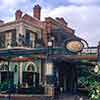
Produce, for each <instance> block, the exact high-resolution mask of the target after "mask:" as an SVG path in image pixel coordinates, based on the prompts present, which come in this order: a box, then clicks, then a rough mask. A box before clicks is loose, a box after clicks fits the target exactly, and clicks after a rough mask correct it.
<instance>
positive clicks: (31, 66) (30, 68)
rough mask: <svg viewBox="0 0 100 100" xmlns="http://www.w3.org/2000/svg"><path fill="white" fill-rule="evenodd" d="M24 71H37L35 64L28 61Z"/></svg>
mask: <svg viewBox="0 0 100 100" xmlns="http://www.w3.org/2000/svg"><path fill="white" fill-rule="evenodd" d="M25 71H33V72H37V66H36V64H35V63H33V62H30V63H28V64H27V65H26V68H25Z"/></svg>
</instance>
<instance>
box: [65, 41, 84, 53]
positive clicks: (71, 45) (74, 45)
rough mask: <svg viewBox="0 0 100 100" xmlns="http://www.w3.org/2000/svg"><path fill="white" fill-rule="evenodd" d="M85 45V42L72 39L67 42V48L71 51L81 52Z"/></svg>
mask: <svg viewBox="0 0 100 100" xmlns="http://www.w3.org/2000/svg"><path fill="white" fill-rule="evenodd" d="M83 47H84V45H83V43H82V42H81V41H77V40H71V41H68V42H67V43H66V44H65V48H66V49H68V50H69V51H71V52H80V51H82V50H83Z"/></svg>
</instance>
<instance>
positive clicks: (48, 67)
mask: <svg viewBox="0 0 100 100" xmlns="http://www.w3.org/2000/svg"><path fill="white" fill-rule="evenodd" d="M53 41H54V38H51V39H50V40H49V41H48V48H47V50H48V51H47V56H46V63H45V86H46V90H45V92H46V93H47V94H48V95H50V96H53V84H52V80H53V63H52V59H51V57H50V54H52V51H51V49H52V48H53Z"/></svg>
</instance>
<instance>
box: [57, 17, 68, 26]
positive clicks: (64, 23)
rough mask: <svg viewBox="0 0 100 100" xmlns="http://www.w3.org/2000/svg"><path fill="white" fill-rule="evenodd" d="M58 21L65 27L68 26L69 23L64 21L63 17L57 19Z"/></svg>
mask: <svg viewBox="0 0 100 100" xmlns="http://www.w3.org/2000/svg"><path fill="white" fill-rule="evenodd" d="M56 20H57V21H59V22H60V23H62V24H63V25H65V26H67V24H68V23H67V22H66V21H65V20H64V18H63V17H61V18H59V17H56Z"/></svg>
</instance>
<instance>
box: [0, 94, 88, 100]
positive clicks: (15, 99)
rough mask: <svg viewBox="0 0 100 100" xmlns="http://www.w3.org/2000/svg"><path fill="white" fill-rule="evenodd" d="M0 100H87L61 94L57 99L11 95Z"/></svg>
mask: <svg viewBox="0 0 100 100" xmlns="http://www.w3.org/2000/svg"><path fill="white" fill-rule="evenodd" d="M0 100H89V99H86V98H83V97H79V96H77V95H69V94H63V95H60V96H59V97H56V98H54V97H48V96H43V95H40V96H39V95H36V96H35V95H32V96H31V95H30V96H29V95H13V96H11V98H10V99H9V98H8V96H7V95H6V96H4V97H0Z"/></svg>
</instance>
